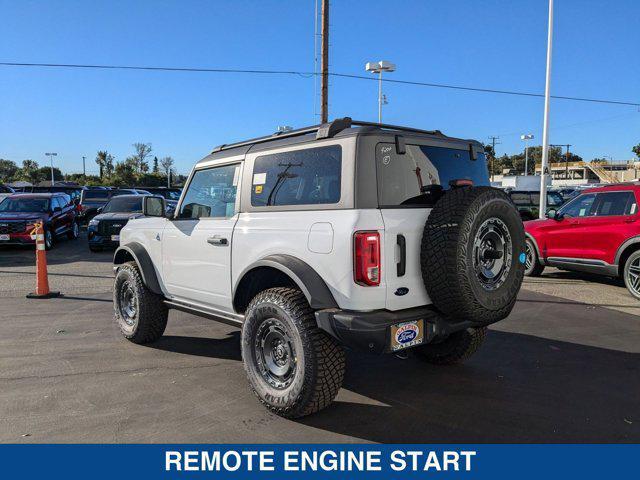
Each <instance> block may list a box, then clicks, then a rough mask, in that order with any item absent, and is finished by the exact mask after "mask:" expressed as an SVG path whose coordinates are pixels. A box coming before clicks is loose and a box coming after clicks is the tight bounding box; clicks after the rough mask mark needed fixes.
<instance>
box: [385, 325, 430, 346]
mask: <svg viewBox="0 0 640 480" xmlns="http://www.w3.org/2000/svg"><path fill="white" fill-rule="evenodd" d="M425 337H426V330H425V321H424V319H422V318H420V319H418V320H409V321H406V322H400V323H396V324H393V325H391V327H389V348H390V350H391V351H392V352H397V351H398V350H404V349H405V348H411V347H416V346H418V345H422V344H424V341H425Z"/></svg>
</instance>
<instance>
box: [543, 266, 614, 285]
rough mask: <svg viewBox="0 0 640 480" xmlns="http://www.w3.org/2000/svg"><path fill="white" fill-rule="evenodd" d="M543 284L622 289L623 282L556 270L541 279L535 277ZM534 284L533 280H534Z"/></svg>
mask: <svg viewBox="0 0 640 480" xmlns="http://www.w3.org/2000/svg"><path fill="white" fill-rule="evenodd" d="M537 278H539V279H540V280H541V281H545V282H544V283H557V284H563V283H566V284H571V283H575V282H576V281H584V282H590V283H591V282H593V283H601V284H604V285H613V286H616V287H624V281H623V280H622V279H621V278H616V277H607V276H604V275H596V274H595V273H586V272H572V271H569V270H556V271H552V272H548V273H546V272H545V273H544V274H543V275H542V276H541V277H537ZM534 282H535V280H534Z"/></svg>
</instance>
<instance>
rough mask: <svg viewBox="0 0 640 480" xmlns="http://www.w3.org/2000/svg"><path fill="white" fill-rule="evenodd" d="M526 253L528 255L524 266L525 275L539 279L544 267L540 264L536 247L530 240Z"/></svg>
mask: <svg viewBox="0 0 640 480" xmlns="http://www.w3.org/2000/svg"><path fill="white" fill-rule="evenodd" d="M525 253H526V255H527V260H526V262H525V264H524V275H525V276H526V277H539V276H540V275H542V272H543V271H544V265H542V264H541V263H540V259H539V258H538V252H537V250H536V247H535V245H534V244H533V242H532V241H531V240H529V239H528V238H527V245H526V248H525Z"/></svg>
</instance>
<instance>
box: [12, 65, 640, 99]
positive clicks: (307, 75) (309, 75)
mask: <svg viewBox="0 0 640 480" xmlns="http://www.w3.org/2000/svg"><path fill="white" fill-rule="evenodd" d="M0 66H5V67H39V68H80V69H99V70H143V71H159V72H192V73H194V72H195V73H244V74H255V75H297V76H300V77H304V78H312V77H316V76H318V75H321V74H318V73H317V72H304V71H296V70H262V69H235V68H199V67H153V66H138V65H91V64H69V63H26V62H0ZM329 76H331V77H339V78H351V79H357V80H368V81H375V80H376V79H375V78H372V77H366V76H364V75H355V74H348V73H337V72H329ZM384 81H385V82H388V83H398V84H402V85H413V86H419V87H431V88H446V89H451V90H461V91H468V92H479V93H494V94H500V95H515V96H521V97H537V98H544V94H542V93H532V92H518V91H514V90H499V89H493V88H480V87H465V86H461V85H451V84H445V83H430V82H418V81H412V80H398V79H385V80H384ZM551 98H554V99H556V100H571V101H577V102H590V103H604V104H610V105H625V106H631V107H640V103H638V102H628V101H619V100H606V99H599V98H586V97H570V96H563V95H551Z"/></svg>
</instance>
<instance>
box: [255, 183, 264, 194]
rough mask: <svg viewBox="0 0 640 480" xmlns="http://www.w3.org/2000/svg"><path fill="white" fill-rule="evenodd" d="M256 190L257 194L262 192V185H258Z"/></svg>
mask: <svg viewBox="0 0 640 480" xmlns="http://www.w3.org/2000/svg"><path fill="white" fill-rule="evenodd" d="M255 192H256V193H257V194H260V193H262V185H256V188H255Z"/></svg>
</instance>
